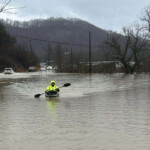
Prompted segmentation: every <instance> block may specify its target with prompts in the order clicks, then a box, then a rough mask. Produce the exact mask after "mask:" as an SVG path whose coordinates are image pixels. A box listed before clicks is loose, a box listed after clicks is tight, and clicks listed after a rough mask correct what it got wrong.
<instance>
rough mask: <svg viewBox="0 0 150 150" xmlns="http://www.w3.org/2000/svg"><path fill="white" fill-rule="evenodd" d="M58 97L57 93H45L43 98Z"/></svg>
mask: <svg viewBox="0 0 150 150" xmlns="http://www.w3.org/2000/svg"><path fill="white" fill-rule="evenodd" d="M58 96H59V92H57V93H45V97H58Z"/></svg>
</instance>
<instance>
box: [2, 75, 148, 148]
mask: <svg viewBox="0 0 150 150" xmlns="http://www.w3.org/2000/svg"><path fill="white" fill-rule="evenodd" d="M50 80H55V81H56V83H57V85H58V86H62V85H63V84H64V83H68V82H70V83H71V84H72V85H71V86H70V87H66V88H65V87H64V88H61V90H60V96H59V97H57V98H50V99H48V98H45V96H44V95H41V96H40V98H34V95H35V94H37V93H43V92H44V90H45V88H46V86H47V84H48V83H49V82H50ZM149 91H150V76H149V75H144V74H143V75H123V74H113V75H99V74H94V75H92V76H89V75H86V74H52V75H46V74H43V75H32V76H28V75H27V76H25V75H24V77H22V78H20V77H19V78H17V77H14V78H11V79H7V80H2V79H1V80H0V149H6V150H8V149H10V150H20V149H22V150H26V149H28V150H33V149H37V150H41V149H44V150H47V149H50V148H51V149H54V150H55V149H56V150H59V149H61V150H67V149H73V150H91V149H93V150H97V149H100V150H109V149H110V150H116V149H118V150H149V149H150V119H149V116H150V100H149V97H150V92H149Z"/></svg>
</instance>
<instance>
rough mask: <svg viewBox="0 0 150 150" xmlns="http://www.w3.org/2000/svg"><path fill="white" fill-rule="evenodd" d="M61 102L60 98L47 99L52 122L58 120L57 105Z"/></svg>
mask: <svg viewBox="0 0 150 150" xmlns="http://www.w3.org/2000/svg"><path fill="white" fill-rule="evenodd" d="M58 102H59V98H57V97H55V98H46V105H47V110H48V112H49V117H50V119H51V121H52V122H55V121H56V120H57V110H56V108H57V103H58Z"/></svg>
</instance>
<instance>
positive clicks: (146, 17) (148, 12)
mask: <svg viewBox="0 0 150 150" xmlns="http://www.w3.org/2000/svg"><path fill="white" fill-rule="evenodd" d="M141 20H142V21H143V22H144V23H145V24H144V28H145V29H146V30H147V31H148V32H150V7H147V8H145V9H144V12H143V14H142V17H141Z"/></svg>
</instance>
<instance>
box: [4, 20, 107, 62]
mask: <svg viewBox="0 0 150 150" xmlns="http://www.w3.org/2000/svg"><path fill="white" fill-rule="evenodd" d="M3 23H4V24H5V27H6V29H7V31H8V32H9V33H10V34H11V35H13V36H15V37H16V39H17V42H18V43H19V44H21V45H24V46H25V47H27V48H28V49H29V50H33V51H34V52H35V53H36V54H37V55H38V56H39V57H40V58H41V59H42V58H44V57H45V55H46V50H45V49H46V48H47V45H48V43H46V42H43V41H36V40H33V39H41V40H47V41H59V42H64V43H66V42H67V43H75V44H85V45H88V40H89V37H88V34H89V31H91V37H92V44H93V45H94V44H101V43H102V42H103V41H104V40H105V39H106V36H107V33H108V32H107V31H105V30H102V29H100V28H98V27H96V26H94V25H92V24H90V23H88V22H86V21H83V20H80V19H63V18H57V19H56V18H49V19H46V20H42V19H36V20H31V21H28V22H19V21H11V20H6V21H5V22H4V21H3ZM27 37H29V39H28V38H27ZM50 44H51V43H50ZM52 47H55V44H53V45H52ZM61 47H63V48H64V49H70V48H71V47H73V50H75V51H79V50H81V49H82V50H83V49H84V50H86V49H87V48H86V47H81V46H74V45H62V46H61Z"/></svg>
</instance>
